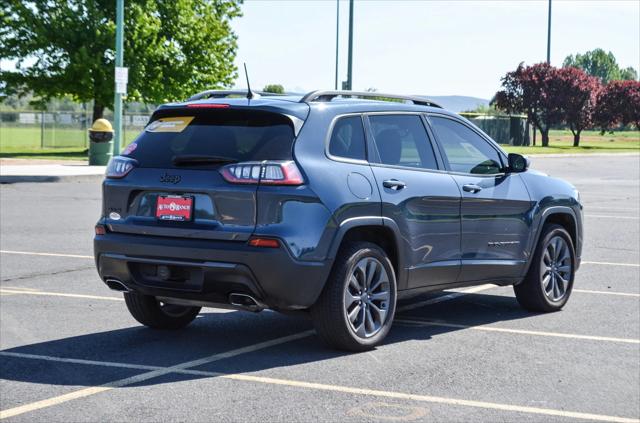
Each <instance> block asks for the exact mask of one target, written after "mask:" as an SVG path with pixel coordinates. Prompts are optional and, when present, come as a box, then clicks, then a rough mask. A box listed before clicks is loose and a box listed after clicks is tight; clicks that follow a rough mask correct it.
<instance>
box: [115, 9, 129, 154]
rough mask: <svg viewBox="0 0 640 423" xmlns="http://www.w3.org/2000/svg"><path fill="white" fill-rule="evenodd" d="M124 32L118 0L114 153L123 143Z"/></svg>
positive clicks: (125, 91) (124, 92) (125, 74)
mask: <svg viewBox="0 0 640 423" xmlns="http://www.w3.org/2000/svg"><path fill="white" fill-rule="evenodd" d="M123 33H124V0H116V68H115V83H116V84H115V85H116V86H115V98H114V101H113V122H114V132H115V133H114V142H113V155H114V156H117V155H118V154H120V145H121V143H122V95H123V94H126V93H127V80H128V69H127V68H124V67H122V56H123V50H124V46H123Z"/></svg>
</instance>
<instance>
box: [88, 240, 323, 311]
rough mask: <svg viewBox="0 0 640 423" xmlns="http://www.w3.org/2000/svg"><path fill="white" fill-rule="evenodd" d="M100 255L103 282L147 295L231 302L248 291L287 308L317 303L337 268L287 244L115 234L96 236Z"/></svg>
mask: <svg viewBox="0 0 640 423" xmlns="http://www.w3.org/2000/svg"><path fill="white" fill-rule="evenodd" d="M94 255H95V260H96V267H97V269H98V273H99V274H100V277H101V278H102V280H103V281H105V280H107V279H117V280H119V281H121V282H122V283H123V284H124V285H125V286H126V287H127V288H128V289H129V290H131V291H135V292H139V293H141V294H145V295H153V296H156V297H165V298H178V299H183V300H193V301H200V302H208V303H219V304H226V303H228V301H229V300H228V298H229V294H231V293H244V294H248V295H251V296H253V297H254V298H255V299H257V300H259V301H260V302H262V303H264V304H266V305H267V306H268V307H270V308H274V309H284V310H295V309H303V308H308V307H310V306H311V305H313V303H314V302H315V301H316V299H317V298H318V296H319V295H320V292H321V291H322V288H323V287H324V283H325V281H326V279H327V276H328V273H329V270H330V268H331V263H329V262H302V261H297V260H295V259H293V257H292V256H291V255H290V254H289V252H288V250H287V249H286V248H285V247H280V248H256V247H250V246H248V245H247V244H245V243H244V242H231V241H209V240H193V239H177V238H161V237H152V236H144V235H128V234H115V233H107V234H106V235H96V237H95V238H94ZM158 265H164V266H166V267H168V268H169V269H171V274H172V277H171V278H169V280H167V279H166V278H165V279H163V278H161V277H160V276H158V274H157V273H155V272H157V266H158ZM175 274H177V275H178V276H177V277H174V275H175Z"/></svg>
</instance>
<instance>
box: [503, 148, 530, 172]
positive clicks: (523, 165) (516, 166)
mask: <svg viewBox="0 0 640 423" xmlns="http://www.w3.org/2000/svg"><path fill="white" fill-rule="evenodd" d="M530 164H531V161H530V160H529V159H528V158H527V157H525V156H523V155H521V154H516V153H509V168H508V169H507V172H513V173H520V172H525V171H526V170H527V169H529V165H530Z"/></svg>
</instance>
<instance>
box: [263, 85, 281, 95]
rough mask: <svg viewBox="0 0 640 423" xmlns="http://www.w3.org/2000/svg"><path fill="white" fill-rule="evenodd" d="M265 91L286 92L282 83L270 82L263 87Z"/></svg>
mask: <svg viewBox="0 0 640 423" xmlns="http://www.w3.org/2000/svg"><path fill="white" fill-rule="evenodd" d="M262 91H264V92H265V93H274V94H284V87H283V86H282V85H280V84H268V85H265V87H264V88H263V89H262Z"/></svg>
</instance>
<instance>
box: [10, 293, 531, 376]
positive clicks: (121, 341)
mask: <svg viewBox="0 0 640 423" xmlns="http://www.w3.org/2000/svg"><path fill="white" fill-rule="evenodd" d="M440 295H444V294H442V293H440V294H437V295H433V294H432V295H429V296H426V297H425V296H422V297H419V298H415V299H413V300H412V301H411V302H401V303H399V309H400V310H401V309H402V307H403V306H404V305H407V304H412V303H415V302H418V301H424V300H425V299H428V298H434V297H436V296H440ZM532 315H533V314H532V313H529V312H526V311H524V310H523V309H521V308H520V307H519V305H518V304H517V302H516V300H515V298H512V297H508V296H498V295H486V294H484V295H482V294H468V295H465V296H463V297H458V298H456V299H453V300H449V301H445V302H441V303H437V304H433V305H428V306H424V307H421V308H416V309H413V310H410V311H407V312H399V313H398V314H397V315H396V319H397V320H398V323H397V324H395V325H394V327H393V328H392V330H391V332H390V333H389V336H388V337H387V339H386V340H385V343H384V344H385V345H391V344H397V343H402V342H406V341H416V340H420V341H423V340H429V339H431V338H434V337H438V336H441V335H445V334H447V333H449V332H455V331H459V330H464V328H458V327H443V326H416V325H407V324H403V323H402V320H404V319H407V320H424V321H439V322H447V323H453V324H456V325H461V326H477V325H485V324H490V323H494V322H504V321H509V320H518V319H524V318H527V317H531V316H532ZM309 329H312V325H311V322H310V320H309V319H308V318H300V317H299V316H287V315H283V314H280V313H275V312H263V313H259V314H254V313H247V312H239V311H238V312H227V313H207V312H206V311H205V312H204V313H203V314H201V316H200V317H199V318H197V319H196V321H194V322H193V323H192V324H191V325H190V326H188V327H187V328H185V329H183V330H180V331H157V330H151V329H148V328H145V327H142V326H133V327H128V328H123V329H115V330H110V331H105V332H98V333H90V334H86V335H80V336H74V337H67V338H62V339H56V340H51V341H46V342H40V343H34V344H30V345H24V346H20V347H15V348H10V349H6V350H2V351H1V352H0V353H3V354H1V355H0V379H4V380H8V381H18V382H28V383H37V384H46V385H64V386H70V385H75V386H96V385H100V384H103V383H107V382H110V381H113V380H116V379H119V378H122V377H128V376H132V375H135V374H140V373H144V372H145V370H144V369H142V370H141V369H123V368H118V367H114V366H97V365H92V364H90V363H87V364H81V363H74V362H66V363H65V362H60V361H59V360H57V359H50V360H42V359H33V358H28V355H34V356H47V357H52V358H54V357H55V358H57V357H63V358H65V359H75V360H92V361H98V362H111V363H128V364H134V365H143V366H160V367H168V366H173V365H176V364H180V363H184V362H187V361H190V360H196V359H200V358H203V357H209V356H213V355H215V354H220V353H223V352H227V351H230V350H234V349H238V348H243V347H246V346H247V345H254V344H258V343H260V342H265V341H270V340H273V339H276V338H280V337H285V336H288V335H293V334H297V333H300V332H303V331H308V330H309ZM427 345H428V344H427ZM383 348H384V347H383ZM427 348H428V347H427ZM6 353H9V354H16V355H7V354H6ZM348 355H350V353H345V352H340V351H335V350H331V349H329V348H327V347H326V346H325V345H324V344H322V343H321V341H320V340H319V339H318V338H317V336H315V334H313V335H310V336H306V337H303V338H301V339H297V340H294V341H289V342H286V343H282V344H280V345H276V346H273V347H269V348H266V349H260V350H257V351H254V352H248V353H243V354H241V355H238V356H235V357H229V358H225V359H222V360H217V361H215V362H214V363H209V364H208V365H205V366H202V367H196V368H194V369H196V370H206V371H211V372H220V373H248V372H256V371H262V370H268V369H272V368H278V367H287V366H295V365H299V364H305V363H312V362H319V361H323V360H332V359H336V358H339V357H343V356H348ZM203 377H211V376H207V375H193V374H175V373H174V374H171V375H168V376H165V377H161V378H154V379H149V380H146V381H143V382H140V383H138V384H137V385H140V386H144V385H155V384H162V383H168V382H170V381H175V380H189V379H197V378H203Z"/></svg>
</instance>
